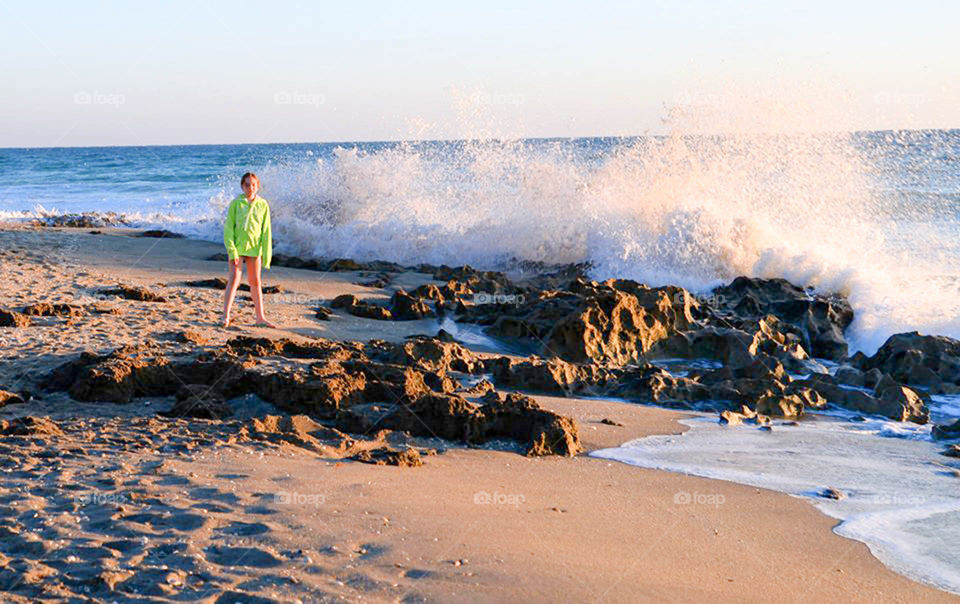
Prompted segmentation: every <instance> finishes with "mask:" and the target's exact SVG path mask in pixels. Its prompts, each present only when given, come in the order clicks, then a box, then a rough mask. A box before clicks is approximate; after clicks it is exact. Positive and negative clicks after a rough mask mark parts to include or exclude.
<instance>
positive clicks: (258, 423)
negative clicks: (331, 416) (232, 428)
mask: <svg viewBox="0 0 960 604" xmlns="http://www.w3.org/2000/svg"><path fill="white" fill-rule="evenodd" d="M242 434H244V435H246V436H247V437H249V438H251V439H254V440H263V441H268V442H272V443H275V444H284V443H285V444H289V445H293V446H295V447H299V448H301V449H307V450H309V451H316V452H318V453H326V454H333V455H334V456H340V455H343V454H344V453H346V452H347V451H349V450H350V448H351V447H352V446H353V444H354V439H353V438H351V437H350V436H349V435H348V434H344V433H343V432H341V431H340V430H337V429H336V428H331V427H329V426H324V425H323V424H320V423H317V422H315V421H313V420H312V419H310V418H309V417H307V416H306V415H267V416H265V417H263V418H253V419H251V420H249V421H248V422H247V423H246V425H245V426H244V428H243V430H242Z"/></svg>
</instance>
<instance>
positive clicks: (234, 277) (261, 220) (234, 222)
mask: <svg viewBox="0 0 960 604" xmlns="http://www.w3.org/2000/svg"><path fill="white" fill-rule="evenodd" d="M240 188H241V189H243V195H240V196H238V197H237V198H236V199H234V200H233V201H231V202H230V207H229V208H228V209H227V221H226V222H225V223H224V225H223V244H224V245H225V246H226V247H227V256H228V259H227V267H228V270H227V289H226V291H225V292H224V294H223V326H224V327H227V326H229V325H230V311H231V309H232V308H233V299H234V297H236V295H237V288H238V287H240V273H241V272H242V271H243V267H242V266H241V260H243V261H244V262H245V263H246V265H247V281H248V282H249V284H250V295H251V297H252V298H253V308H254V310H255V311H256V315H257V322H256V325H257V326H261V327H276V325H274V324H273V323H271V322H270V321H268V320H267V317H266V315H265V314H264V312H263V292H262V291H261V289H260V269H261V267H262V268H266V269H269V268H270V258H271V257H272V256H273V241H272V235H271V233H270V205H269V204H267V200H266V199H264V198H262V197H259V196H258V195H257V192H258V191H259V190H260V179H259V178H257V175H256V174H253V173H252V172H247V173H246V174H244V175H243V178H241V179H240Z"/></svg>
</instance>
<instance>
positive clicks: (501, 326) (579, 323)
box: [458, 279, 696, 365]
mask: <svg viewBox="0 0 960 604" xmlns="http://www.w3.org/2000/svg"><path fill="white" fill-rule="evenodd" d="M508 284H509V282H500V281H497V282H496V286H495V287H494V286H491V287H490V288H489V289H493V290H497V291H496V292H495V293H494V294H492V295H491V296H490V297H491V298H492V302H491V303H483V304H474V305H471V306H464V307H463V308H462V309H461V310H460V311H458V313H459V314H458V319H459V320H461V321H467V322H474V323H480V324H483V325H488V326H489V327H487V332H488V333H490V334H491V335H495V336H499V337H504V338H514V339H523V340H529V341H531V342H533V343H535V344H536V345H537V346H538V347H539V348H540V355H541V356H544V357H559V358H560V359H562V360H565V361H569V362H575V363H589V362H600V363H612V364H618V365H623V364H625V363H630V362H636V361H638V360H640V359H641V358H643V357H644V356H645V354H646V353H647V352H648V351H649V350H650V349H651V348H652V347H653V345H654V344H655V343H657V342H658V341H660V340H662V339H664V338H666V337H668V336H669V335H671V334H672V333H674V332H675V331H676V330H678V329H687V328H689V327H690V326H691V325H692V322H693V317H692V315H691V308H692V307H693V306H695V305H696V302H695V301H694V300H693V297H692V296H689V295H688V294H686V292H684V290H681V289H680V288H674V287H667V288H656V289H653V288H648V287H646V286H644V285H641V284H638V283H636V282H633V281H626V280H613V279H611V280H609V281H606V282H604V283H597V282H593V281H590V282H587V281H582V280H578V281H574V282H573V283H571V284H570V291H560V292H555V291H541V292H539V293H537V294H536V295H533V294H531V295H530V296H529V297H528V296H527V294H528V293H529V292H523V291H522V290H520V289H519V288H516V287H515V286H512V284H509V287H508ZM472 287H473V289H474V290H475V291H482V290H480V289H478V287H479V286H477V285H476V284H474V285H472ZM503 291H506V292H510V293H507V294H502V292H503ZM501 294H502V295H501ZM478 296H479V294H478ZM478 299H479V297H478ZM484 299H485V298H484Z"/></svg>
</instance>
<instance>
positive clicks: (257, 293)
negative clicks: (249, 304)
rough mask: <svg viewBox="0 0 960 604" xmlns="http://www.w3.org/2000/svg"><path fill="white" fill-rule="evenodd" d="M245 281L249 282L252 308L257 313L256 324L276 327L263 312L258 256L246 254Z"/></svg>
mask: <svg viewBox="0 0 960 604" xmlns="http://www.w3.org/2000/svg"><path fill="white" fill-rule="evenodd" d="M246 260H247V281H249V282H250V297H251V298H253V310H254V312H256V315H257V325H263V326H264V327H276V325H274V324H273V323H271V322H270V321H267V316H266V315H265V314H264V312H263V291H262V290H261V288H260V257H259V256H255V257H250V256H246Z"/></svg>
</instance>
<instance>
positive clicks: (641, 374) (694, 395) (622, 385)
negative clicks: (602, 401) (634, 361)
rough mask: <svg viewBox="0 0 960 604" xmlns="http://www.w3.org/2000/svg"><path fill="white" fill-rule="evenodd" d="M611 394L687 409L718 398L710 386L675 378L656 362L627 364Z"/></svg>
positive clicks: (614, 382)
mask: <svg viewBox="0 0 960 604" xmlns="http://www.w3.org/2000/svg"><path fill="white" fill-rule="evenodd" d="M607 396H615V397H619V398H624V399H627V400H631V401H637V402H642V403H657V404H658V405H665V406H670V407H680V408H684V409H690V408H693V407H694V406H695V403H698V402H704V401H708V400H711V399H714V398H717V397H716V396H715V392H714V391H713V390H712V389H711V388H709V387H707V386H706V385H704V384H701V383H699V382H697V381H695V380H692V379H690V378H685V377H675V376H673V375H670V373H668V372H666V371H664V370H663V369H660V368H659V367H654V366H653V365H643V366H638V367H626V368H624V369H623V370H621V371H618V372H617V373H616V377H615V379H614V380H612V381H611V388H610V389H609V390H608V393H607Z"/></svg>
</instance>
